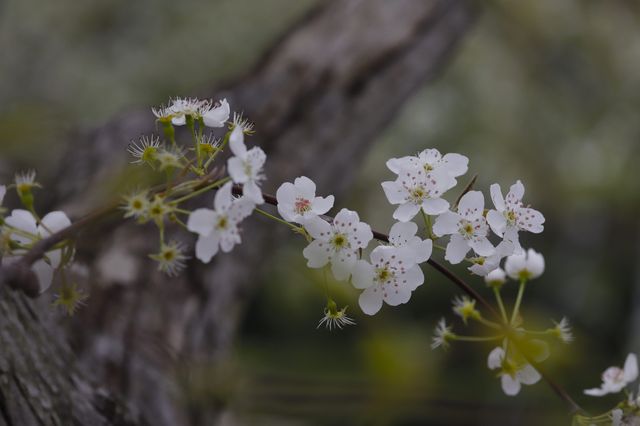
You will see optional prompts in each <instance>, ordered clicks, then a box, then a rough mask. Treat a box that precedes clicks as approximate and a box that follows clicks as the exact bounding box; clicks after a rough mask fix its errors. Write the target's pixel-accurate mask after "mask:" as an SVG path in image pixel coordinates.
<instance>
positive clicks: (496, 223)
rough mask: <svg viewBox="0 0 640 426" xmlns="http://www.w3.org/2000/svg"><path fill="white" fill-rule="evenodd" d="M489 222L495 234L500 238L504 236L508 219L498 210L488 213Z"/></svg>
mask: <svg viewBox="0 0 640 426" xmlns="http://www.w3.org/2000/svg"><path fill="white" fill-rule="evenodd" d="M487 222H488V223H489V226H490V227H491V230H492V231H493V233H494V234H496V235H497V236H499V237H502V236H503V235H504V231H505V229H506V227H507V219H506V218H505V217H504V215H503V214H502V213H500V212H499V211H498V210H489V212H488V213H487Z"/></svg>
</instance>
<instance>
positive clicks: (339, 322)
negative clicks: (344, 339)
mask: <svg viewBox="0 0 640 426" xmlns="http://www.w3.org/2000/svg"><path fill="white" fill-rule="evenodd" d="M355 324H356V322H355V321H354V320H353V318H351V317H348V316H347V306H345V307H344V308H342V309H338V306H337V305H336V302H334V301H333V300H329V301H328V302H327V306H326V307H325V308H324V316H323V317H322V318H321V319H320V321H319V322H318V326H317V327H316V328H320V327H321V326H322V325H325V326H326V327H327V328H328V329H329V331H331V330H333V329H334V328H339V329H342V327H344V326H345V325H355Z"/></svg>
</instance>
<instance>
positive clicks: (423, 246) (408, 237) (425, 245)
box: [389, 222, 433, 263]
mask: <svg viewBox="0 0 640 426" xmlns="http://www.w3.org/2000/svg"><path fill="white" fill-rule="evenodd" d="M417 232H418V225H416V224H415V223H414V222H396V223H394V224H393V226H392V227H391V230H390V231H389V243H390V244H391V245H392V246H394V247H396V248H401V247H408V248H409V249H410V251H411V253H412V254H413V256H414V259H413V261H414V262H415V263H424V262H426V261H427V260H429V258H430V257H431V252H432V251H433V241H431V240H430V239H426V240H422V239H420V237H418V236H417V235H416V233H417Z"/></svg>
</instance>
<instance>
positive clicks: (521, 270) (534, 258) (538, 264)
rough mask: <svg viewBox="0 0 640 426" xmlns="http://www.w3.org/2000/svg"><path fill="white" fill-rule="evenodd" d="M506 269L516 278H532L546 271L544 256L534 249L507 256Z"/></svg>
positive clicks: (510, 275) (508, 273)
mask: <svg viewBox="0 0 640 426" xmlns="http://www.w3.org/2000/svg"><path fill="white" fill-rule="evenodd" d="M504 269H505V271H506V272H507V275H509V277H511V278H513V279H514V280H532V279H534V278H538V277H539V276H540V275H542V273H543V272H544V257H543V256H542V254H540V253H538V252H537V251H535V250H533V249H529V250H527V252H526V253H522V254H513V255H511V256H509V257H507V261H506V262H505V264H504Z"/></svg>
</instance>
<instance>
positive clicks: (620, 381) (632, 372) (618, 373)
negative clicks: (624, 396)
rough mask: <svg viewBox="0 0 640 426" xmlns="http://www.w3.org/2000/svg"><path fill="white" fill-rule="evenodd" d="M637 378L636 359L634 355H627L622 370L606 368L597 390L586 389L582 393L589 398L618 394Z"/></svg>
mask: <svg viewBox="0 0 640 426" xmlns="http://www.w3.org/2000/svg"><path fill="white" fill-rule="evenodd" d="M637 378H638V358H637V357H636V355H635V354H629V355H627V359H626V360H625V362H624V368H622V369H621V368H620V367H609V368H607V369H606V370H605V371H604V373H602V385H601V386H600V387H599V388H593V389H586V390H585V391H584V393H585V394H586V395H591V396H603V395H606V394H609V393H618V392H620V391H621V390H622V389H624V387H625V386H627V385H628V384H629V383H631V382H633V381H635V380H636V379H637Z"/></svg>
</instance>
